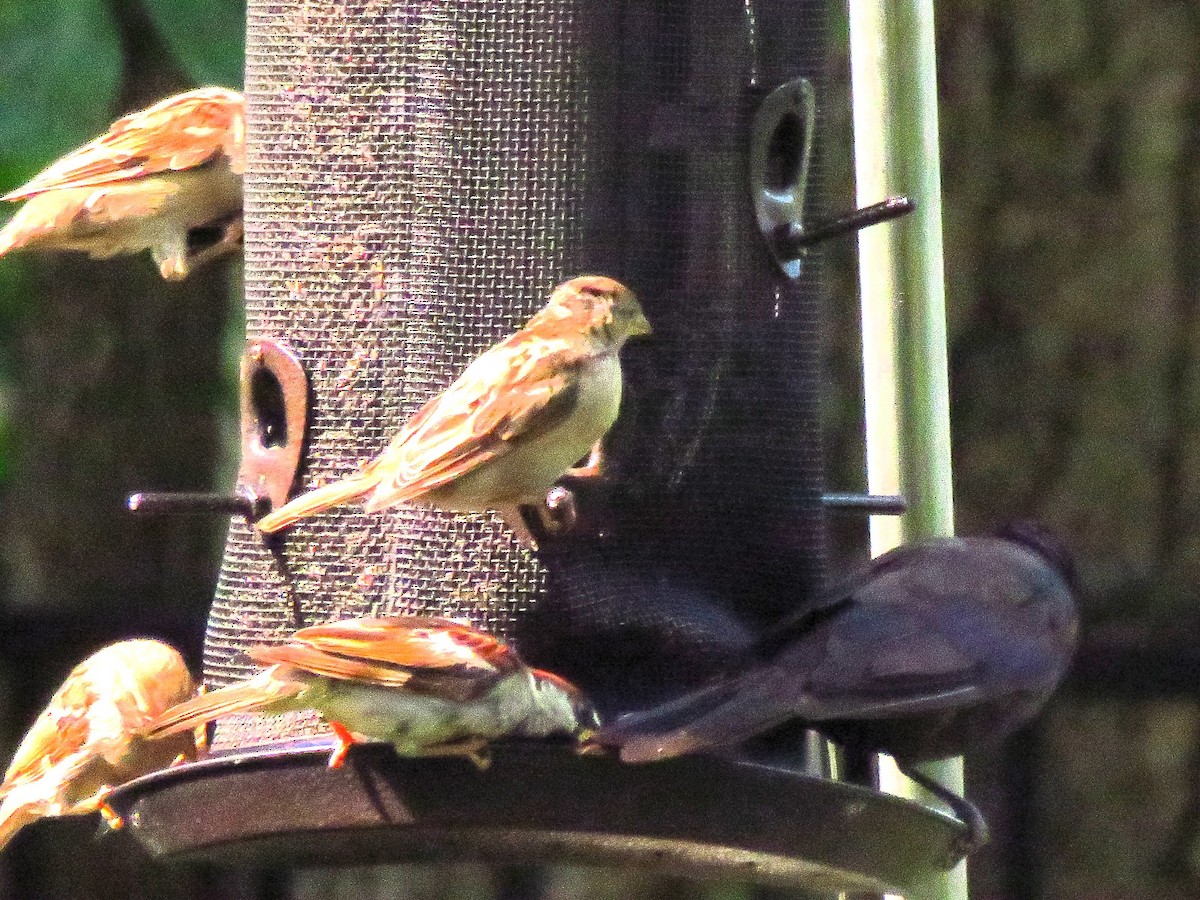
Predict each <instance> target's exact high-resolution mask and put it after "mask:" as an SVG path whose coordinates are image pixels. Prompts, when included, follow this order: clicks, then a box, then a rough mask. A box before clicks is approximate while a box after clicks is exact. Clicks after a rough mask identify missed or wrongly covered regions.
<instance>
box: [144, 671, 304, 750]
mask: <svg viewBox="0 0 1200 900" xmlns="http://www.w3.org/2000/svg"><path fill="white" fill-rule="evenodd" d="M305 687H306V685H305V684H304V683H303V682H300V681H289V680H287V679H286V678H280V677H279V675H278V673H277V671H276V669H275V668H272V669H268V670H267V671H265V672H263V673H261V674H259V675H256V676H255V677H254V678H251V679H250V680H248V681H242V682H238V683H237V684H231V685H230V686H229V687H223V688H220V689H218V690H215V691H209V692H208V693H206V694H201V695H200V696H198V697H193V698H192V699H191V700H186V701H184V702H183V703H178V704H176V705H175V706H172V707H171V708H170V709H168V710H166V711H165V712H164V713H162V715H160V716H158V717H157V718H155V719H154V720H153V721H152V722H151V723H150V725H149V726H148V727H147V729H146V733H145V734H146V737H148V738H150V739H151V740H158V739H159V738H165V737H167V736H169V735H172V734H178V733H179V732H181V731H188V730H189V729H193V728H196V727H197V726H199V725H203V724H205V723H206V722H211V721H212V720H213V719H219V718H220V717H221V716H228V715H232V714H233V713H240V712H255V711H257V710H261V709H262V708H263V707H266V706H270V705H271V704H272V703H274V702H276V701H278V700H288V699H290V698H292V697H295V696H296V695H297V694H299V693H300V692H301V691H303V690H304V689H305Z"/></svg>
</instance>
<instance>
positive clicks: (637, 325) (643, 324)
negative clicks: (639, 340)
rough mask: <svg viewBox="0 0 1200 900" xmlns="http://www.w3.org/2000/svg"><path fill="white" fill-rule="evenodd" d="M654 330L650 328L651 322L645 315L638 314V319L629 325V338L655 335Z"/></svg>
mask: <svg viewBox="0 0 1200 900" xmlns="http://www.w3.org/2000/svg"><path fill="white" fill-rule="evenodd" d="M653 333H654V329H653V328H651V327H650V320H649V319H647V318H646V316H645V314H644V313H638V314H637V318H635V319H634V320H633V321H632V322H630V323H629V336H630V337H637V336H638V335H640V334H653Z"/></svg>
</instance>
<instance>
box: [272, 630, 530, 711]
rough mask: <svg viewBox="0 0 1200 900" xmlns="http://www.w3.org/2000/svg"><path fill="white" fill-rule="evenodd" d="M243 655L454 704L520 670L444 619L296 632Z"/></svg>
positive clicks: (495, 645) (480, 637) (490, 642)
mask: <svg viewBox="0 0 1200 900" xmlns="http://www.w3.org/2000/svg"><path fill="white" fill-rule="evenodd" d="M249 652H250V656H251V657H252V658H253V659H254V660H255V661H256V662H260V663H283V664H285V665H289V666H294V667H295V668H298V669H302V670H304V671H306V672H311V673H312V674H314V675H321V676H324V677H326V678H332V679H335V680H339V681H358V682H362V683H365V684H373V685H377V686H381V687H404V688H405V689H406V690H409V691H412V692H414V693H419V694H429V695H433V696H438V697H444V698H446V699H453V700H469V699H474V698H476V697H478V696H480V695H481V694H482V693H484V692H486V691H487V690H488V689H489V688H490V687H491V686H492V685H493V684H495V683H496V682H497V681H498V680H499V679H500V678H502V677H503V676H504V675H506V674H508V673H510V672H512V671H513V670H514V669H517V668H519V667H520V666H522V665H523V664H522V663H521V661H520V659H519V658H518V657H517V656H516V654H515V653H513V652H512V651H511V650H509V649H508V647H506V646H505V645H504V644H503V643H501V642H500V641H498V640H496V639H495V638H493V637H491V636H489V635H486V634H483V633H482V632H478V631H475V630H473V629H471V628H470V627H469V626H466V625H463V624H462V623H459V622H453V621H451V620H448V619H435V618H422V617H417V616H410V617H395V618H383V619H356V620H349V621H346V622H335V623H332V624H330V625H316V626H313V627H311V628H304V629H301V630H300V631H299V632H297V633H296V634H295V635H294V636H293V640H292V641H291V642H290V643H287V644H282V645H279V646H274V647H271V646H262V647H253V648H251V650H250V651H249Z"/></svg>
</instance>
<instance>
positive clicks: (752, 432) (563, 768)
mask: <svg viewBox="0 0 1200 900" xmlns="http://www.w3.org/2000/svg"><path fill="white" fill-rule="evenodd" d="M825 6H826V4H824V3H817V2H810V0H800V2H791V0H789V2H783V0H752V2H743V0H736V2H735V0H691V2H683V0H660V2H643V3H624V2H615V0H472V2H461V0H460V2H452V0H432V2H430V0H423V2H392V3H380V2H378V0H349V2H337V3H334V2H332V0H316V2H312V0H305V2H300V0H273V2H271V3H267V2H265V0H249V2H248V4H247V13H248V29H247V73H246V97H247V144H248V173H247V176H246V183H245V194H246V201H245V226H246V237H245V258H246V265H245V285H246V288H245V289H246V316H247V347H246V352H245V357H244V359H243V369H242V393H243V396H242V437H243V459H242V466H241V470H240V473H239V484H238V487H239V491H240V492H241V493H242V494H243V495H245V496H247V497H251V498H254V500H255V502H258V503H264V502H266V501H268V500H269V501H270V502H271V503H272V504H273V505H275V506H278V505H279V503H281V502H282V500H283V499H284V498H285V497H287V496H288V495H289V494H290V493H294V492H295V491H296V490H298V489H302V488H305V487H309V486H313V485H315V484H318V483H325V482H328V481H331V480H333V479H335V478H338V477H342V476H345V475H348V474H351V473H353V472H354V471H356V470H357V468H358V466H359V465H360V464H361V463H362V462H363V461H365V460H367V459H370V458H371V457H373V456H374V455H376V454H377V453H378V452H379V451H380V450H381V449H382V448H383V447H384V446H385V445H386V443H387V441H388V440H389V438H390V437H391V436H392V435H393V434H395V432H396V431H397V430H398V429H399V427H400V425H401V424H402V423H403V421H404V420H405V419H406V417H408V416H409V415H411V414H412V413H413V412H414V411H415V410H416V409H417V408H418V407H419V406H420V405H421V404H422V403H423V402H425V401H426V400H428V399H429V398H430V397H432V396H434V395H435V394H436V393H437V392H439V391H440V390H441V389H443V388H444V387H445V386H446V385H447V384H448V383H449V382H450V381H451V380H452V379H453V378H454V377H456V376H457V375H458V373H459V372H461V370H462V369H463V367H464V366H465V365H466V363H467V362H468V361H469V360H471V359H472V358H473V357H474V356H475V355H477V354H478V353H479V352H480V351H482V350H484V349H485V348H487V347H488V346H489V345H491V344H492V343H494V342H495V341H497V340H499V339H501V338H503V337H505V336H506V335H508V334H509V333H511V332H512V331H513V330H515V329H516V328H518V327H519V326H520V325H521V324H522V323H523V321H524V320H525V319H526V318H527V317H528V316H529V315H530V314H531V313H533V312H534V311H535V310H536V309H538V308H539V307H540V306H541V305H542V304H543V303H544V301H545V298H546V297H547V296H548V293H549V291H550V290H551V289H552V288H553V287H554V286H555V285H556V284H558V283H559V282H561V281H563V280H565V279H567V278H570V277H572V276H575V275H578V274H583V273H599V274H605V275H610V276H612V277H614V278H617V279H619V280H620V281H622V282H624V283H625V284H627V285H629V286H630V287H631V288H633V290H634V291H635V292H636V293H637V294H638V296H639V298H640V299H641V301H642V305H643V307H644V309H645V311H646V314H647V316H648V318H649V319H650V321H651V322H652V324H653V326H654V330H655V334H654V337H653V338H652V339H651V340H648V341H645V342H642V344H641V345H640V346H639V345H638V344H636V343H631V344H630V345H629V346H628V347H627V348H626V349H625V350H624V351H623V357H622V358H623V360H624V369H625V374H626V392H625V398H624V403H623V407H622V412H621V416H620V419H619V420H618V423H617V425H616V427H615V428H614V430H613V431H612V432H611V433H610V435H609V437H608V439H607V441H606V445H605V448H606V478H605V479H604V480H603V481H602V482H600V483H598V484H568V485H566V486H565V488H566V491H565V492H564V493H560V494H559V495H557V497H556V500H557V503H555V504H549V505H548V508H547V509H546V510H544V511H543V512H544V513H545V514H546V515H545V517H544V521H545V523H546V526H545V528H544V530H543V531H542V533H541V534H540V535H539V546H538V548H537V551H536V552H534V551H531V550H530V549H529V548H528V547H526V546H524V545H522V544H521V543H520V542H519V541H518V540H517V539H516V538H515V537H514V535H513V533H512V532H511V531H510V530H509V528H508V527H507V526H506V524H505V523H504V522H503V521H502V520H500V519H499V518H498V517H496V516H493V515H490V514H479V515H459V514H451V513H446V512H442V511H438V510H435V509H430V508H425V507H420V506H400V507H396V508H393V509H391V510H388V511H386V512H384V513H370V514H368V513H365V512H364V511H363V510H362V509H361V508H360V507H359V506H357V505H353V504H352V505H349V506H345V507H342V508H339V509H337V510H334V511H331V512H329V513H325V514H322V515H320V516H317V517H314V518H312V519H308V520H304V521H302V522H301V523H299V524H298V525H296V526H295V527H294V528H292V529H290V530H288V531H287V532H285V533H283V534H282V535H279V536H273V537H265V536H264V535H262V534H260V533H259V532H258V531H256V530H255V528H254V527H253V525H252V524H250V523H249V522H248V521H247V520H246V518H245V517H242V516H237V517H235V518H234V519H233V520H232V522H231V525H230V531H229V537H228V543H227V546H226V551H225V558H224V562H223V565H222V569H221V574H220V580H219V585H218V588H217V595H216V598H215V600H214V602H213V606H212V611H211V615H210V618H209V625H208V633H207V640H206V651H205V677H206V680H207V681H208V683H209V684H210V685H213V686H221V685H224V684H226V683H229V682H231V681H233V680H236V679H239V678H241V677H245V676H247V675H248V674H250V673H251V672H252V671H253V667H252V666H251V665H250V664H249V663H248V662H247V661H246V660H245V657H244V656H243V654H242V651H243V650H244V649H245V648H247V647H249V646H250V645H252V644H255V643H258V642H262V641H264V640H274V639H279V638H282V637H284V636H286V635H287V634H289V633H291V632H292V631H294V630H295V629H296V628H298V627H301V626H304V625H308V624H314V623H318V622H324V621H330V620H334V619H339V618H346V617H351V616H360V615H378V614H391V613H396V614H409V613H411V614H438V615H446V616H454V617H460V618H463V619H467V620H469V621H470V622H472V623H473V624H474V625H476V626H478V627H480V628H483V629H486V630H488V631H491V632H493V633H496V634H498V635H499V636H501V637H502V638H504V639H506V640H507V641H509V642H511V643H512V644H513V645H514V646H515V647H516V648H517V649H518V650H519V651H520V652H521V654H522V655H523V656H524V657H525V659H526V660H527V661H528V662H530V663H531V664H533V665H536V666H540V667H543V668H548V669H551V670H553V671H555V672H558V673H560V674H562V675H564V676H566V677H568V678H571V679H572V680H574V681H575V682H576V683H578V684H579V685H581V686H582V687H583V688H584V689H585V690H586V691H587V692H588V693H589V694H590V695H591V696H592V697H593V698H594V699H595V700H596V702H597V703H598V705H599V706H600V708H601V710H602V712H603V713H605V714H606V715H614V714H617V713H620V712H621V711H623V710H628V709H632V708H636V707H639V706H645V705H647V704H649V703H653V702H655V701H658V700H661V699H663V698H666V697H669V696H671V695H672V694H674V693H678V692H679V691H680V690H683V689H685V688H688V687H692V686H695V685H697V684H700V683H702V682H704V681H705V680H706V679H708V678H711V677H712V676H713V675H715V674H719V673H721V672H723V671H728V670H729V669H730V668H731V667H732V666H734V665H735V664H736V662H737V661H738V660H739V659H740V658H741V654H742V653H743V652H744V651H745V650H746V648H747V647H748V646H749V645H750V643H751V641H752V640H753V639H754V637H755V635H756V634H758V633H759V632H760V631H761V630H762V629H763V628H764V627H766V626H767V625H769V624H770V623H771V622H773V621H775V620H776V619H778V617H779V616H780V615H781V614H783V613H784V612H787V611H790V610H793V609H795V608H796V607H797V606H799V605H801V604H804V603H805V602H806V601H807V600H808V599H809V598H812V597H814V596H815V595H816V594H817V592H819V590H820V588H821V585H822V579H823V569H824V534H825V507H824V500H825V499H826V498H825V497H824V496H823V485H822V458H821V449H820V442H821V441H820V438H821V435H820V429H819V423H818V409H817V406H818V395H819V327H818V325H819V318H820V310H819V305H818V296H819V284H820V265H819V258H818V257H817V256H815V255H808V256H805V255H804V251H803V250H802V249H801V248H800V245H801V243H803V242H802V240H800V238H801V237H802V235H803V233H804V228H805V220H806V218H808V219H813V218H817V217H819V216H820V214H821V213H822V210H823V207H824V204H825V191H824V182H823V178H822V165H821V156H820V152H819V151H817V150H815V149H814V147H815V145H814V140H813V138H814V135H815V134H819V132H820V122H821V118H820V115H821V114H820V111H821V109H822V104H823V102H825V98H824V96H823V94H822V91H823V77H822V69H823V66H824V54H825V44H826V40H827V31H828V28H827V24H826V13H825ZM828 499H829V501H830V502H831V503H837V504H839V505H846V504H850V505H854V504H855V503H856V502H857V501H856V499H855V498H853V497H849V498H848V497H846V496H844V495H838V496H830V497H829V498H828ZM247 505H250V504H249V503H248V504H247ZM328 744H329V738H328V735H327V733H326V732H325V730H324V726H323V725H322V724H321V723H320V722H319V721H318V720H317V719H316V718H315V717H305V716H303V715H289V716H281V717H275V718H268V717H259V716H242V717H232V718H230V719H223V720H221V721H220V722H219V723H218V725H217V726H216V729H215V733H214V734H213V738H212V749H213V752H214V756H213V758H211V759H209V760H207V761H204V762H201V763H198V764H194V765H189V766H183V767H180V768H178V769H174V770H170V771H168V772H165V773H160V774H159V775H155V776H151V777H149V778H147V779H143V780H141V781H138V782H134V783H132V784H131V785H129V786H127V787H126V788H124V789H122V790H121V791H120V792H118V794H117V795H116V798H115V800H114V802H115V803H116V804H117V805H118V808H121V809H122V810H123V811H124V812H126V813H127V814H128V818H129V821H130V822H131V825H132V830H133V832H134V833H135V834H136V835H137V836H138V837H139V838H140V839H141V840H142V841H143V842H144V843H145V844H146V846H147V847H149V848H150V849H151V850H152V851H153V852H154V853H155V854H157V855H160V856H164V857H167V858H172V859H204V860H209V861H216V862H237V863H241V864H253V865H270V866H279V865H286V864H290V863H306V864H311V863H315V862H370V861H375V860H392V859H411V858H435V857H442V858H446V857H452V858H461V857H464V856H465V857H472V856H473V857H478V858H484V859H489V860H501V861H509V862H512V861H518V860H527V859H531V858H532V859H547V858H555V859H562V858H570V859H575V860H587V861H593V862H597V861H610V862H620V863H622V864H634V865H643V866H654V867H658V868H662V869H667V870H671V871H676V872H683V873H688V874H693V875H700V876H706V875H719V876H720V877H723V878H729V877H736V878H748V879H753V880H760V881H766V882H773V883H781V884H787V885H792V886H798V887H805V888H811V889H814V890H819V891H839V890H850V891H863V890H870V891H882V890H885V889H896V888H901V889H903V888H904V887H905V886H906V885H908V884H911V883H913V882H914V880H916V879H918V878H920V877H922V874H923V873H925V872H927V871H929V870H930V869H935V868H939V867H946V866H949V865H951V864H953V862H954V861H955V858H954V852H953V847H954V846H955V842H956V840H957V839H958V838H960V837H961V834H962V829H961V826H960V824H959V823H958V822H956V821H955V820H953V819H951V818H949V817H946V816H943V815H941V814H938V813H934V812H931V811H929V810H927V809H925V808H923V807H920V806H918V805H916V804H914V803H911V802H908V801H904V800H900V799H896V798H891V797H884V796H882V795H879V794H876V793H874V792H872V791H869V790H866V789H863V788H859V787H855V786H852V785H846V784H839V783H835V782H831V781H828V780H825V779H823V778H821V777H819V775H817V774H814V773H813V772H812V771H806V770H805V769H804V767H803V765H802V762H803V761H802V760H796V761H793V762H792V764H779V763H778V762H777V761H776V762H773V763H772V764H770V765H766V764H764V763H762V762H761V761H757V762H756V761H753V760H711V759H702V758H695V759H684V760H679V761H675V762H671V763H664V764H661V765H653V766H645V767H631V766H624V765H622V764H620V763H619V762H617V761H616V760H614V759H610V758H604V757H590V756H584V757H580V756H576V755H575V754H573V753H571V752H570V751H569V750H567V749H565V748H563V747H555V746H550V745H546V746H541V745H536V746H501V747H498V748H497V750H496V752H495V755H494V761H493V764H492V766H491V767H490V768H489V769H487V770H486V771H478V770H475V769H473V768H472V767H471V766H470V764H468V763H465V762H463V761H461V760H446V759H415V760H414V759H397V758H396V757H395V755H394V754H393V753H392V752H391V750H390V748H385V747H370V746H369V747H364V748H359V749H360V750H361V752H358V753H354V754H352V755H351V757H350V759H349V761H348V762H347V765H346V766H345V767H344V768H342V769H338V770H330V769H327V768H326V767H325V756H326V754H325V753H323V752H322V751H321V748H322V747H326V746H328Z"/></svg>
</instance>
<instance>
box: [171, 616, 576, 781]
mask: <svg viewBox="0 0 1200 900" xmlns="http://www.w3.org/2000/svg"><path fill="white" fill-rule="evenodd" d="M248 652H249V655H250V657H251V659H253V660H254V661H255V662H257V663H260V664H263V665H269V666H270V668H268V669H266V670H265V671H263V672H261V673H259V674H258V675H256V676H255V677H253V678H250V679H248V680H246V681H243V682H239V683H237V684H233V685H230V686H228V687H224V688H220V689H218V690H215V691H210V692H209V693H206V694H201V695H200V696H198V697H196V698H195V699H193V700H189V701H187V702H186V703H183V704H181V705H179V706H177V707H175V708H173V709H170V710H167V711H166V712H165V713H163V715H162V716H160V717H159V718H158V719H157V720H156V721H155V722H154V723H152V725H151V727H150V729H149V734H150V736H151V737H152V738H154V737H166V736H169V735H173V734H176V733H178V732H180V731H189V730H192V729H194V728H195V727H196V726H197V725H200V724H202V723H204V722H208V721H210V720H212V719H216V718H219V717H220V716H226V715H230V714H231V713H238V712H264V713H268V714H275V713H282V712H289V711H293V710H302V709H313V710H316V711H317V712H318V713H320V714H321V715H322V716H323V717H324V718H325V720H326V721H327V722H328V723H329V724H330V727H331V728H332V729H333V732H334V734H335V736H336V737H337V739H338V745H337V747H336V749H335V750H334V752H333V754H332V755H331V757H330V760H329V765H330V766H331V767H335V768H336V767H337V766H339V765H341V763H342V761H343V760H344V758H345V755H346V752H347V750H348V749H349V746H350V744H352V743H353V742H354V741H355V740H356V739H357V738H356V735H361V736H363V737H365V738H370V739H375V740H381V741H387V742H389V743H391V744H393V745H394V746H395V748H396V752H397V753H399V754H400V755H402V756H444V755H463V756H467V757H469V758H471V759H472V760H474V761H475V762H476V763H478V764H479V765H480V766H483V765H486V764H487V757H486V755H485V748H486V747H487V745H488V743H489V742H490V741H492V740H495V739H496V738H501V737H508V736H514V737H548V736H550V735H555V734H563V735H573V736H575V737H578V738H582V737H584V736H585V735H586V734H587V733H589V732H590V731H591V730H593V729H595V728H596V727H598V725H599V721H598V720H597V718H596V714H595V712H594V710H593V709H592V707H591V704H590V703H589V702H588V701H587V700H586V699H585V698H584V697H583V695H582V694H581V693H580V692H579V691H578V689H576V688H575V687H574V686H573V685H571V684H570V683H569V682H567V681H565V680H564V679H562V678H559V677H558V676H556V675H552V674H551V673H549V672H543V671H540V670H537V669H531V668H529V667H528V666H526V665H525V663H524V662H522V661H521V659H520V657H518V656H517V654H516V653H515V652H514V651H512V650H510V649H509V648H508V647H507V646H505V645H504V644H503V643H501V642H500V641H499V640H497V639H496V638H494V637H492V636H491V635H487V634H484V633H482V632H479V631H476V630H474V629H472V628H471V627H469V626H467V625H464V624H462V623H460V622H455V621H452V620H449V619H439V618H424V617H418V616H396V617H387V618H365V619H348V620H346V621H342V622H333V623H330V624H327V625H315V626H312V627H309V628H301V629H300V630H299V631H297V632H296V633H295V634H294V635H292V637H291V640H290V641H289V642H288V643H286V644H281V645H278V646H266V645H260V646H255V647H251V648H250V650H249V651H248Z"/></svg>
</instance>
